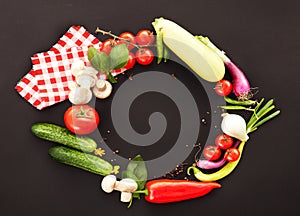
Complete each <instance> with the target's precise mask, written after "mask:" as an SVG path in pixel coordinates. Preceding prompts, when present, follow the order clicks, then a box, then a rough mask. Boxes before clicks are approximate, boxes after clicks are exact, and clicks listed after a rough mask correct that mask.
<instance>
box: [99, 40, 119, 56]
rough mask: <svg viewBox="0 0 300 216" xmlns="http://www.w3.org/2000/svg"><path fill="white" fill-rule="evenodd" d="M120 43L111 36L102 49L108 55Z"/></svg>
mask: <svg viewBox="0 0 300 216" xmlns="http://www.w3.org/2000/svg"><path fill="white" fill-rule="evenodd" d="M118 44H119V42H118V41H116V40H114V39H112V38H109V39H107V40H105V41H104V42H103V43H102V45H101V48H100V51H101V52H105V53H106V54H107V55H109V53H110V51H111V49H112V48H114V47H115V46H117V45H118Z"/></svg>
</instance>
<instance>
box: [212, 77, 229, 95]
mask: <svg viewBox="0 0 300 216" xmlns="http://www.w3.org/2000/svg"><path fill="white" fill-rule="evenodd" d="M231 91H232V84H231V82H229V81H228V80H220V81H219V82H217V84H216V86H215V92H216V93H217V94H218V95H220V96H227V95H229V94H230V93H231Z"/></svg>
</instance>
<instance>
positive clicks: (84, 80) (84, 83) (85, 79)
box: [76, 73, 97, 89]
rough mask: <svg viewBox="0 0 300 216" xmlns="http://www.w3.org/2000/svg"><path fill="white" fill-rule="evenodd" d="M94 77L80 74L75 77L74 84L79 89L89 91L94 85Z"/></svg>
mask: <svg viewBox="0 0 300 216" xmlns="http://www.w3.org/2000/svg"><path fill="white" fill-rule="evenodd" d="M96 78H97V77H96V75H94V76H90V75H89V74H85V73H82V74H81V75H78V76H76V82H77V84H78V85H80V87H83V88H88V89H90V88H91V87H93V86H94V85H95V84H96Z"/></svg>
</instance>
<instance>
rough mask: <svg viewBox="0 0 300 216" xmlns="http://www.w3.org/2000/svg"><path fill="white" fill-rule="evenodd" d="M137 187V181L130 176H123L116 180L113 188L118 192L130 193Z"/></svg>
mask: <svg viewBox="0 0 300 216" xmlns="http://www.w3.org/2000/svg"><path fill="white" fill-rule="evenodd" d="M137 188H138V185H137V183H136V182H135V181H134V180H133V179H131V178H124V179H122V180H121V181H117V182H116V184H115V190H117V191H120V192H129V193H132V192H134V191H136V190H137Z"/></svg>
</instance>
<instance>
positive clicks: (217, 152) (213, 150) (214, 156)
mask: <svg viewBox="0 0 300 216" xmlns="http://www.w3.org/2000/svg"><path fill="white" fill-rule="evenodd" d="M203 156H204V157H205V159H206V160H209V161H215V160H218V159H219V158H220V156H221V149H220V148H219V147H218V146H205V148H204V150H203Z"/></svg>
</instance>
